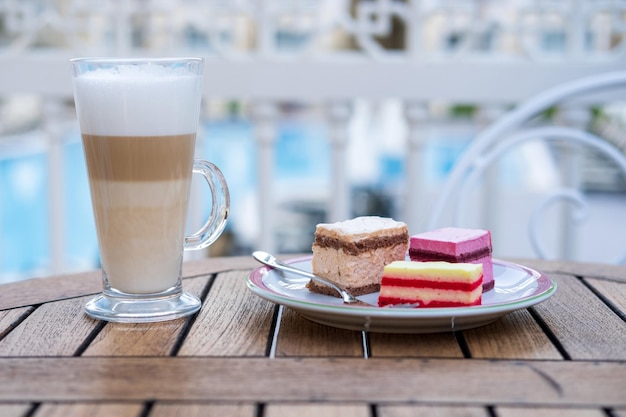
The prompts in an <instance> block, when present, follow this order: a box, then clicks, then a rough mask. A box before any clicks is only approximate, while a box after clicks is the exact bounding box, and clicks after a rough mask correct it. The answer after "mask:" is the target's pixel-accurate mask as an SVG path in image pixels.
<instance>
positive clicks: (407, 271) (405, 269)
mask: <svg viewBox="0 0 626 417" xmlns="http://www.w3.org/2000/svg"><path fill="white" fill-rule="evenodd" d="M482 273H483V265H482V264H470V263H450V262H442V261H436V262H415V261H395V262H391V263H390V264H388V265H386V266H385V270H384V275H387V276H392V277H394V278H407V279H415V278H423V279H428V280H429V281H450V280H453V281H462V282H464V281H466V282H474V281H476V280H477V279H478V278H480V276H481V275H482Z"/></svg>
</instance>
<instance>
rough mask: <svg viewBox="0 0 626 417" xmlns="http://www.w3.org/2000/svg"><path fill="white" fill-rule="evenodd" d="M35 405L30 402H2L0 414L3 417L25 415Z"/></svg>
mask: <svg viewBox="0 0 626 417" xmlns="http://www.w3.org/2000/svg"><path fill="white" fill-rule="evenodd" d="M32 407H33V405H32V404H29V403H20V404H17V403H13V404H12V403H8V404H0V416H2V417H21V416H25V415H26V414H27V413H28V412H29V411H30V410H31V408H32Z"/></svg>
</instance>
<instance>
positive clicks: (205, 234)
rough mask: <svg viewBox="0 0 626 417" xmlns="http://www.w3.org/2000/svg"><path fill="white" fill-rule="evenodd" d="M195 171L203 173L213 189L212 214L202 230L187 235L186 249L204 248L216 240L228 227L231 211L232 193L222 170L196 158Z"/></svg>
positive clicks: (194, 162) (195, 172)
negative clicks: (227, 222) (227, 221)
mask: <svg viewBox="0 0 626 417" xmlns="http://www.w3.org/2000/svg"><path fill="white" fill-rule="evenodd" d="M193 173H194V174H200V175H202V176H203V177H204V179H205V180H206V182H207V184H208V185H209V188H210V189H211V196H212V203H211V215H210V216H209V219H208V220H207V221H206V223H204V226H202V228H201V229H200V230H198V231H197V232H196V233H194V234H192V235H191V236H187V237H185V243H184V246H183V247H184V249H185V250H198V249H204V248H206V247H208V246H209V245H211V244H212V243H213V242H215V241H216V240H217V238H218V237H220V235H221V234H222V232H223V231H224V228H225V227H226V220H227V219H228V212H229V211H230V194H229V192H228V186H227V185H226V180H225V179H224V175H223V174H222V171H220V170H219V168H218V167H217V166H215V165H214V164H212V163H211V162H208V161H204V160H202V159H195V160H194V161H193Z"/></svg>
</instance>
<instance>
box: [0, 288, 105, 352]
mask: <svg viewBox="0 0 626 417" xmlns="http://www.w3.org/2000/svg"><path fill="white" fill-rule="evenodd" d="M87 299H88V297H81V298H72V299H67V300H61V301H56V302H52V303H46V304H43V305H41V306H40V307H38V308H37V309H36V310H35V311H33V312H32V313H31V314H30V315H29V316H28V317H27V318H26V319H25V320H24V321H23V322H22V323H20V324H19V326H17V327H16V328H15V329H13V330H12V331H11V332H10V333H9V334H8V335H6V336H5V337H4V338H3V339H2V340H0V356H72V355H73V354H74V353H75V352H76V351H77V350H78V348H79V347H80V346H81V345H82V344H83V341H84V340H85V339H86V338H87V336H88V335H89V334H90V333H91V332H92V331H93V330H94V329H95V328H96V326H97V325H98V321H96V320H92V319H90V318H89V317H87V316H86V315H85V314H84V313H83V305H84V304H85V302H86V301H87Z"/></svg>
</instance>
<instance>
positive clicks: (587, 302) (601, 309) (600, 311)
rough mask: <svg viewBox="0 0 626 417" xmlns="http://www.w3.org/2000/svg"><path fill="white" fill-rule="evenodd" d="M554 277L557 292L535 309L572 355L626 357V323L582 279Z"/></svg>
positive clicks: (591, 358) (605, 357)
mask: <svg viewBox="0 0 626 417" xmlns="http://www.w3.org/2000/svg"><path fill="white" fill-rule="evenodd" d="M553 277H554V278H556V280H557V282H558V289H557V292H556V294H555V295H554V296H553V297H552V298H550V299H549V300H547V301H546V302H544V303H542V304H539V305H537V306H535V307H534V309H535V311H537V312H538V313H539V315H540V316H541V318H542V319H543V320H544V321H545V323H546V325H547V326H548V327H549V328H550V330H551V331H552V332H553V333H554V334H555V335H556V337H557V338H558V340H559V342H560V343H561V344H562V345H563V347H564V348H565V350H566V351H567V353H568V354H569V355H570V357H571V358H572V359H590V360H594V359H604V360H626V349H624V346H626V323H625V322H624V321H623V320H622V319H620V318H619V317H618V316H617V315H616V314H615V313H614V312H613V311H611V310H610V309H609V308H608V307H607V306H606V305H605V304H604V303H603V302H602V301H600V299H599V298H598V297H596V296H595V295H594V294H593V292H591V291H590V290H589V289H588V288H587V287H585V286H584V285H583V284H582V283H581V282H580V281H579V280H577V279H575V278H572V277H570V276H563V275H554V276H553Z"/></svg>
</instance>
